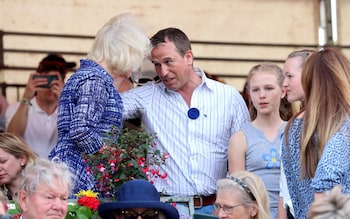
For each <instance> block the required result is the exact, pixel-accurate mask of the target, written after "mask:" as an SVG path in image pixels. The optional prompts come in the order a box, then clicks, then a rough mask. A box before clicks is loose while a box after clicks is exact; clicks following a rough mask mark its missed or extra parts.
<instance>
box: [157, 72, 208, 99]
mask: <svg viewBox="0 0 350 219" xmlns="http://www.w3.org/2000/svg"><path fill="white" fill-rule="evenodd" d="M194 71H195V73H196V74H197V75H198V76H199V77H200V78H201V79H202V82H201V84H200V85H199V86H198V87H206V88H207V89H209V90H213V86H214V81H213V80H212V79H210V78H207V76H206V75H205V73H204V71H203V70H202V69H201V68H198V67H195V68H194ZM160 86H161V87H162V89H164V91H165V92H168V93H169V92H176V91H172V90H169V89H167V88H166V86H165V85H164V84H163V83H162V82H161V84H160Z"/></svg>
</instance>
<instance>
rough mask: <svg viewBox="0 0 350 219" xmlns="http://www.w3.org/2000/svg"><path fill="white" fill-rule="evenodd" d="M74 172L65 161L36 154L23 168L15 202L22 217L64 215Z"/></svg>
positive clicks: (23, 218) (25, 218)
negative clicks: (32, 161)
mask: <svg viewBox="0 0 350 219" xmlns="http://www.w3.org/2000/svg"><path fill="white" fill-rule="evenodd" d="M73 179H74V176H73V175H72V173H71V172H70V171H69V168H68V166H67V165H66V164H64V163H62V162H55V161H49V160H47V159H44V158H37V159H36V160H35V162H34V163H32V164H29V165H28V166H26V168H25V169H24V171H23V172H22V178H21V183H20V190H19V192H18V202H19V205H20V207H21V214H22V215H21V218H22V219H44V218H57V219H64V218H66V214H67V211H68V196H69V193H70V191H71V189H72V187H73Z"/></svg>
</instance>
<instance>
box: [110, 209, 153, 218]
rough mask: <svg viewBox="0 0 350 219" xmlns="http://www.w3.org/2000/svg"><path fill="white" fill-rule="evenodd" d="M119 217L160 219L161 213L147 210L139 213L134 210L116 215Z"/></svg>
mask: <svg viewBox="0 0 350 219" xmlns="http://www.w3.org/2000/svg"><path fill="white" fill-rule="evenodd" d="M116 215H117V216H119V217H120V216H122V217H123V218H124V219H137V217H138V216H141V217H142V219H158V215H159V211H158V210H147V211H145V212H142V213H140V214H139V213H137V212H135V211H133V210H122V211H118V212H117V213H116Z"/></svg>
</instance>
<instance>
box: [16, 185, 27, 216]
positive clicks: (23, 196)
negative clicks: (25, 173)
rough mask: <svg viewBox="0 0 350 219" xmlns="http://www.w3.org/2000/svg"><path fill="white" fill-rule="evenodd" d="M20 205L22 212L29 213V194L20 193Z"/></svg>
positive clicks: (25, 192)
mask: <svg viewBox="0 0 350 219" xmlns="http://www.w3.org/2000/svg"><path fill="white" fill-rule="evenodd" d="M18 203H19V205H20V207H21V210H22V212H26V211H28V207H29V206H28V192H27V191H24V190H20V191H19V192H18Z"/></svg>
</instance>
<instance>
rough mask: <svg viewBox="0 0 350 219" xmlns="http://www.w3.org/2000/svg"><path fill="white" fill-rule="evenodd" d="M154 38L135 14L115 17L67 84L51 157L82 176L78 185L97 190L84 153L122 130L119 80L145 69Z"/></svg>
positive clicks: (61, 101)
mask: <svg viewBox="0 0 350 219" xmlns="http://www.w3.org/2000/svg"><path fill="white" fill-rule="evenodd" d="M149 49H150V41H149V38H148V36H147V35H146V33H145V32H144V30H143V29H142V28H141V27H140V26H139V24H137V23H136V22H135V18H134V17H133V16H132V15H131V14H122V15H119V16H115V17H113V18H112V19H110V20H109V21H108V22H107V23H106V24H105V25H104V26H103V27H102V28H101V29H100V30H99V32H98V33H97V35H96V37H95V41H94V44H93V46H92V49H91V50H90V52H89V54H88V55H87V58H86V59H82V60H81V61H80V68H79V69H78V70H77V71H76V72H75V73H74V74H73V75H72V76H71V77H70V78H69V79H68V81H67V82H66V84H65V86H64V88H63V91H62V93H61V97H60V100H59V105H58V121H57V123H58V143H57V145H56V147H55V148H54V149H53V150H52V151H51V153H50V155H49V157H50V158H53V157H59V158H60V159H61V160H62V161H63V162H65V163H67V164H68V166H69V167H70V169H71V171H73V172H74V173H75V175H76V176H78V180H77V181H76V183H75V187H74V189H73V192H74V194H75V193H77V192H79V191H80V190H87V189H93V187H94V179H93V178H92V176H91V175H88V173H87V171H86V169H85V163H84V161H83V159H82V157H81V154H82V153H86V154H94V153H96V152H98V151H99V150H100V149H101V148H102V146H103V145H104V142H103V140H102V139H103V138H104V137H105V134H106V132H108V131H110V130H111V128H112V127H118V128H122V123H123V118H122V112H123V104H122V100H121V98H120V96H119V93H118V92H117V90H116V89H115V86H114V83H115V80H116V79H118V78H123V77H125V78H127V77H129V76H130V74H131V72H132V71H135V70H137V69H139V68H140V66H141V64H142V62H143V60H144V58H145V57H146V56H148V54H149Z"/></svg>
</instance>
